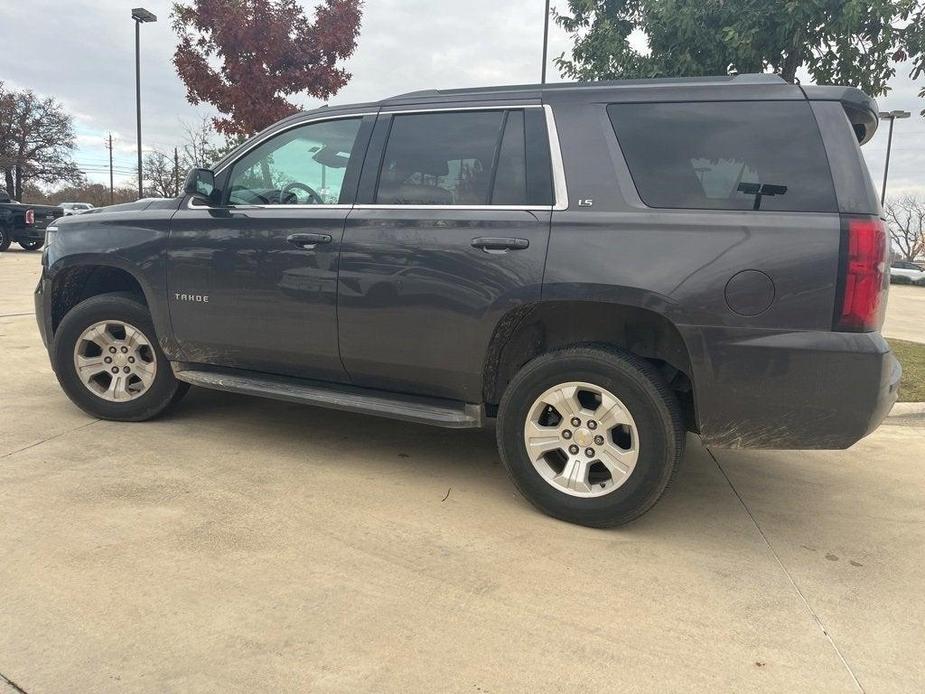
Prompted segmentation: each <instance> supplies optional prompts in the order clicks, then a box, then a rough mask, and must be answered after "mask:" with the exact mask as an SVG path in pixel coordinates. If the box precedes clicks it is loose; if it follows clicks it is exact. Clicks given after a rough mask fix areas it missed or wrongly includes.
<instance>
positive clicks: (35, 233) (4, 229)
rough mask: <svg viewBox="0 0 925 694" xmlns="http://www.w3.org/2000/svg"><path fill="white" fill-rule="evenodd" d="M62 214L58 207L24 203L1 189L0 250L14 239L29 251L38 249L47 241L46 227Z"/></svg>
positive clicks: (5, 248) (6, 247)
mask: <svg viewBox="0 0 925 694" xmlns="http://www.w3.org/2000/svg"><path fill="white" fill-rule="evenodd" d="M61 216H62V211H61V209H60V208H58V207H51V206H49V205H28V204H27V205H23V204H22V203H20V202H18V201H16V200H13V199H12V198H10V196H9V194H8V193H7V192H6V191H5V190H3V189H0V252H3V251H5V250H7V249H8V248H9V247H10V244H11V243H13V242H14V241H15V242H16V243H18V244H19V245H20V246H22V247H23V249H24V250H27V251H37V250H38V249H40V248H41V247H42V245H43V244H44V243H45V229H46V227H48V225H49V224H51V223H52V222H53V221H54V220H56V219H58V218H59V217H61Z"/></svg>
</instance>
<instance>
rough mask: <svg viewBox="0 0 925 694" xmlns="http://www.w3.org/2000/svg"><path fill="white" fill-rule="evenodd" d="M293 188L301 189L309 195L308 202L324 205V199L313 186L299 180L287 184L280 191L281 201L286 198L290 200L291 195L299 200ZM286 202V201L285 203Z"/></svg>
mask: <svg viewBox="0 0 925 694" xmlns="http://www.w3.org/2000/svg"><path fill="white" fill-rule="evenodd" d="M293 190H301V191H302V192H304V193H306V194H307V195H308V202H309V203H310V204H312V205H323V204H324V200H322V199H321V196H320V195H318V193H317V192H316V191H315V189H314V188H312V187H311V186H307V185H305V184H304V183H299V182H298V181H293V182H292V183H289V184H287V185H286V187H285V188H283V189H282V190H281V191H280V193H279V199H280V202H281V203H282V201H284V200H289V197H290V196H292V197H293V198H295V199H296V201H297V202H298V198H297V197H296V196H295V195H293V193H292V191H293ZM283 204H285V203H283Z"/></svg>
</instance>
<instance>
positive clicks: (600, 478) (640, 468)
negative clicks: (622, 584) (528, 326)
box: [497, 347, 684, 528]
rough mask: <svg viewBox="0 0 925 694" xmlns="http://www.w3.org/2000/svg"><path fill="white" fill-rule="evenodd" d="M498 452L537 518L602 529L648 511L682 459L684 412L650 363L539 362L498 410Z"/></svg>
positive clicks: (630, 359)
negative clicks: (543, 516) (540, 515)
mask: <svg viewBox="0 0 925 694" xmlns="http://www.w3.org/2000/svg"><path fill="white" fill-rule="evenodd" d="M497 432H498V448H499V451H500V453H501V458H502V461H503V462H504V466H505V468H506V470H507V472H508V474H509V476H510V477H511V479H512V480H513V482H514V484H515V485H516V486H517V488H518V489H519V490H520V491H521V493H523V495H524V496H525V497H526V498H527V499H528V500H529V501H530V502H531V503H533V504H534V505H535V506H536V507H537V508H539V509H540V510H541V511H543V512H545V513H547V514H549V515H550V516H553V517H555V518H560V519H562V520H566V521H569V522H572V523H578V524H580V525H587V526H592V527H598V528H606V527H614V526H617V525H622V524H624V523H627V522H629V521H631V520H633V519H634V518H637V517H638V516H640V515H642V514H643V513H645V512H646V511H648V510H649V509H650V508H651V507H652V506H653V505H654V504H655V503H656V501H658V499H659V498H660V497H661V495H662V494H663V492H664V491H665V489H666V488H667V487H668V484H669V483H670V481H671V479H672V477H673V476H674V473H675V471H676V470H677V467H678V463H679V461H680V459H681V455H682V453H683V450H684V427H683V425H682V421H681V415H680V411H679V407H678V403H677V400H676V398H675V397H674V395H673V393H672V392H671V391H670V390H669V388H668V385H667V384H666V383H665V381H664V379H663V378H662V377H661V375H660V374H659V373H658V371H657V370H656V369H655V368H654V367H653V366H652V365H651V364H649V363H648V362H646V361H644V360H642V359H640V358H638V357H636V356H634V355H632V354H628V353H625V352H620V351H617V350H611V349H608V348H603V347H575V348H569V349H565V350H562V351H558V352H554V353H550V354H545V355H543V356H541V357H538V358H536V359H534V360H533V361H532V362H530V363H528V364H527V365H526V366H524V367H523V368H522V369H521V370H520V372H518V373H517V374H516V376H515V377H514V379H513V380H512V381H511V383H510V385H509V386H508V387H507V389H506V390H505V393H504V397H503V398H502V400H501V404H500V406H499V409H498V427H497Z"/></svg>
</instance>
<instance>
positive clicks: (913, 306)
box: [883, 284, 925, 343]
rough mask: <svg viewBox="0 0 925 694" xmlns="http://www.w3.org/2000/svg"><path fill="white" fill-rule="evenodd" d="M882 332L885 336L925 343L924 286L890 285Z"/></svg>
mask: <svg viewBox="0 0 925 694" xmlns="http://www.w3.org/2000/svg"><path fill="white" fill-rule="evenodd" d="M883 334H884V335H886V336H887V338H891V337H895V338H897V339H900V340H911V341H912V342H922V343H925V287H916V286H911V285H906V284H894V285H893V286H891V287H890V298H889V300H888V303H887V312H886V322H885V323H884V324H883Z"/></svg>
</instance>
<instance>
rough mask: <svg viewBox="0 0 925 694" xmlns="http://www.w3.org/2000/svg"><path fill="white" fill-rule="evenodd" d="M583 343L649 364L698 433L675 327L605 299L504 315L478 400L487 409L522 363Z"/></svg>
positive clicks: (686, 361)
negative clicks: (628, 355) (663, 380)
mask: <svg viewBox="0 0 925 694" xmlns="http://www.w3.org/2000/svg"><path fill="white" fill-rule="evenodd" d="M582 344H584V345H590V344H601V345H607V346H609V347H616V348H618V349H622V350H625V351H627V352H630V353H632V354H635V355H637V356H639V357H642V358H644V359H646V360H648V361H650V362H652V363H653V364H654V365H656V366H657V367H658V368H659V370H660V372H661V373H662V375H663V376H664V377H665V380H666V381H667V382H668V383H669V385H670V387H671V388H672V390H673V391H674V392H675V394H676V396H677V397H678V401H679V403H680V404H681V408H682V411H683V413H684V418H685V424H686V426H687V427H688V429H690V430H692V431H696V430H697V429H698V426H697V421H698V419H697V416H696V412H695V406H694V403H695V399H694V382H693V370H692V366H691V358H690V353H689V351H688V349H687V345H686V344H685V342H684V339H683V337H682V336H681V333H680V331H679V330H678V328H677V327H676V326H675V325H674V323H672V322H671V320H669V319H668V318H666V317H665V316H664V315H663V314H661V313H658V312H656V311H653V310H650V309H646V308H642V307H639V306H633V305H628V304H620V303H615V302H609V301H597V300H571V299H562V300H548V301H540V302H535V303H531V304H526V305H523V306H519V307H517V308H515V309H513V310H511V311H509V312H508V313H507V314H505V316H504V317H503V318H502V319H501V320H500V321H499V322H498V324H497V326H496V328H495V331H494V333H493V335H492V338H491V342H490V343H489V348H488V352H487V355H486V359H485V363H484V366H483V373H482V383H483V398H484V400H485V402H486V403H487V404H488V406H489V410H491V409H493V408H494V407H495V406H496V405H497V404H498V403H499V402H500V400H501V396H502V395H503V394H504V390H505V388H506V387H507V385H508V384H509V383H510V381H511V379H512V378H513V377H514V374H516V373H517V371H518V370H519V369H520V368H521V367H522V366H523V365H524V364H526V363H527V362H529V361H530V360H532V359H534V358H535V357H537V356H539V355H541V354H545V353H548V352H551V351H555V350H558V349H563V348H565V347H571V346H576V345H582Z"/></svg>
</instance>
